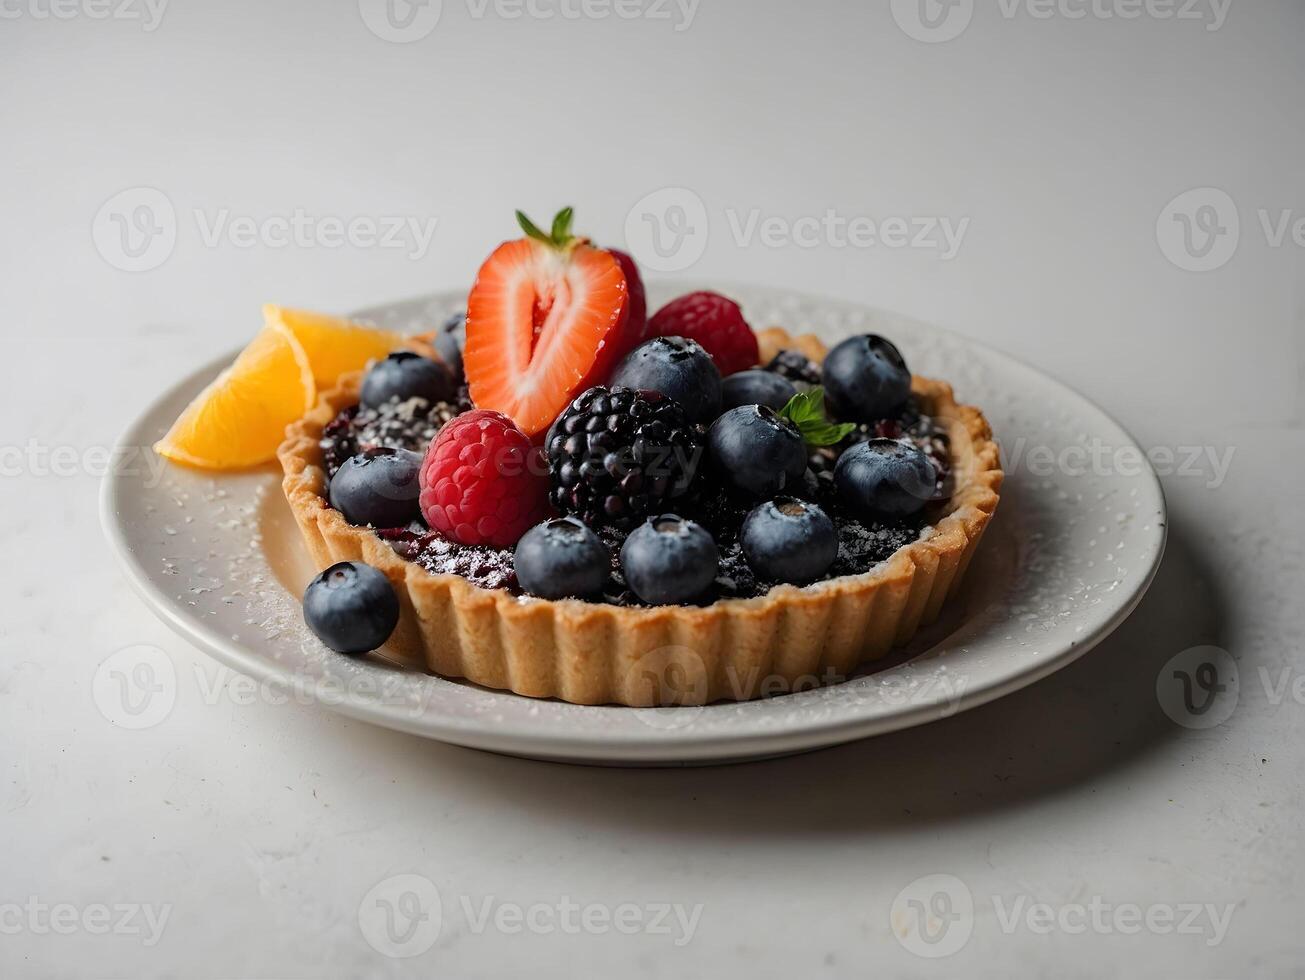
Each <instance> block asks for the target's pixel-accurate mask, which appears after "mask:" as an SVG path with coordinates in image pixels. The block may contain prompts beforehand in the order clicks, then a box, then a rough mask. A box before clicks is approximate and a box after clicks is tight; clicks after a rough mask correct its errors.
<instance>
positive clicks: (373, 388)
mask: <svg viewBox="0 0 1305 980" xmlns="http://www.w3.org/2000/svg"><path fill="white" fill-rule="evenodd" d="M457 394H458V383H457V380H456V379H455V378H454V377H453V373H452V372H451V371H450V370H449V369H448V368H446V367H445V366H444V365H443V364H441V363H439V361H432V360H431V359H430V358H429V357H422V356H421V355H420V354H417V353H414V352H413V351H407V350H401V351H395V352H394V353H393V354H391V355H389V356H388V357H386V358H385V359H384V360H381V361H377V362H376V363H375V364H373V365H372V367H371V369H370V370H369V371H368V372H367V374H366V375H365V376H364V377H363V383H362V398H361V400H362V403H363V404H364V405H366V406H367V407H368V408H379V407H380V406H382V405H384V404H385V403H386V402H388V401H389V400H390V399H392V398H393V399H398V400H399V401H401V402H404V401H407V400H408V399H409V398H424V399H425V400H426V401H427V402H429V403H430V404H432V405H434V404H435V403H436V402H448V401H452V400H453V399H454V398H455V397H457Z"/></svg>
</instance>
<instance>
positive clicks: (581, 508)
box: [545, 386, 702, 529]
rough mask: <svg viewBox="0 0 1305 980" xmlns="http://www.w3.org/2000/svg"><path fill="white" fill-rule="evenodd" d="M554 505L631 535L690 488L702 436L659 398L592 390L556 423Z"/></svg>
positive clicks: (551, 436) (551, 449)
mask: <svg viewBox="0 0 1305 980" xmlns="http://www.w3.org/2000/svg"><path fill="white" fill-rule="evenodd" d="M545 447H546V449H547V451H548V462H549V473H550V476H551V478H552V490H551V494H550V499H551V501H552V503H553V506H554V507H556V508H557V509H558V510H559V511H561V512H562V513H564V514H575V515H578V516H579V517H580V518H581V520H583V521H584V522H585V523H586V524H588V525H590V526H591V527H603V526H611V527H618V528H625V529H629V528H631V527H633V526H634V525H635V524H637V523H638V522H639V521H642V520H643V519H644V518H645V517H647V516H648V515H649V514H652V513H656V512H657V511H659V510H661V509H662V507H663V505H664V504H665V503H666V502H667V501H669V500H674V499H675V498H677V497H680V496H681V495H683V494H684V492H685V491H686V490H687V489H688V487H689V483H690V481H691V480H692V479H693V476H694V473H695V472H696V471H697V468H698V460H699V457H700V456H701V453H702V440H701V429H699V428H698V427H697V426H695V425H693V424H692V423H691V422H690V421H689V419H688V417H687V416H686V415H685V414H684V409H683V408H681V407H680V404H679V402H676V401H674V400H672V399H670V398H667V397H665V396H664V395H662V394H660V393H658V392H656V391H632V390H630V389H629V388H610V389H609V388H604V387H602V386H598V387H594V388H590V389H589V390H588V391H585V392H583V393H581V394H580V396H579V397H578V398H576V400H575V401H573V402H572V403H571V404H570V405H569V406H568V407H567V409H566V411H564V412H563V413H562V414H561V415H559V416H558V417H557V421H556V422H554V423H553V425H552V427H550V429H549V431H548V436H547V440H546V442H545Z"/></svg>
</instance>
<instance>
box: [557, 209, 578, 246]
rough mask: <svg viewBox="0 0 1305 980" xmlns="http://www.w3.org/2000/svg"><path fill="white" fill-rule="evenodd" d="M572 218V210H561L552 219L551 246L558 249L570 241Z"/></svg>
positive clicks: (573, 213) (573, 214) (573, 212)
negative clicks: (555, 246)
mask: <svg viewBox="0 0 1305 980" xmlns="http://www.w3.org/2000/svg"><path fill="white" fill-rule="evenodd" d="M574 216H575V209H574V208H563V209H562V210H561V211H559V212H557V217H555V218H554V219H553V236H552V237H553V244H554V245H557V246H558V247H559V248H560V247H561V246H563V245H565V244H566V243H567V242H569V241H570V240H571V219H572V218H573V217H574Z"/></svg>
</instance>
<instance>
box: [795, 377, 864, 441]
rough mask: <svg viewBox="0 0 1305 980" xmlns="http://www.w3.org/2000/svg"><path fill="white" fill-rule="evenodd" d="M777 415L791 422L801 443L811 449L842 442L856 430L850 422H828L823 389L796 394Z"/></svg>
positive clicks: (813, 389)
mask: <svg viewBox="0 0 1305 980" xmlns="http://www.w3.org/2000/svg"><path fill="white" fill-rule="evenodd" d="M779 415H780V418H785V419H788V420H789V421H790V422H792V423H793V425H794V426H795V427H796V428H797V430H798V432H799V433H801V435H802V439H803V441H805V442H806V444H807V445H808V446H811V447H812V448H813V449H815V448H819V447H821V446H832V445H834V444H835V443H839V442H842V441H843V440H844V439H846V438H847V437H848V436H849V435H851V434H852V433H853V432H854V431H855V430H856V426H855V425H854V424H852V423H851V422H842V423H839V422H831V421H830V420H829V417H828V416H827V415H826V414H825V389H824V388H812V389H811V390H810V391H800V392H798V393H797V394H796V395H794V396H793V397H792V398H790V399H789V402H788V404H787V405H785V406H784V407H783V408H782V409H780V412H779Z"/></svg>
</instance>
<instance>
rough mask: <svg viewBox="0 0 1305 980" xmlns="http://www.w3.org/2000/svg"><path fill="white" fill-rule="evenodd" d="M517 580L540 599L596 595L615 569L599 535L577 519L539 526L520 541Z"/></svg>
mask: <svg viewBox="0 0 1305 980" xmlns="http://www.w3.org/2000/svg"><path fill="white" fill-rule="evenodd" d="M515 563H516V569H517V581H518V582H519V583H520V585H521V588H523V589H524V590H525V591H526V592H529V593H530V594H531V595H535V596H539V598H541V599H565V598H567V597H574V598H577V599H584V598H589V597H591V596H596V595H598V594H599V593H601V592H602V591H603V586H605V585H606V584H607V581H608V577H609V574H610V571H611V567H612V561H611V557H610V556H609V555H608V553H607V548H606V547H604V545H603V543H602V542H601V541H600V540H598V535H597V534H595V533H594V532H593V531H592V530H590V529H589V528H588V527H586V526H585V525H584V524H582V523H581V522H580V521H578V520H576V519H575V518H574V517H560V518H557V519H556V520H552V521H545V522H544V523H543V524H537V525H535V526H534V527H532V528H531V529H530V530H529V531H527V532H526V533H525V534H524V535H523V536H522V538H521V540H520V541H518V542H517V550H516V559H515Z"/></svg>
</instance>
